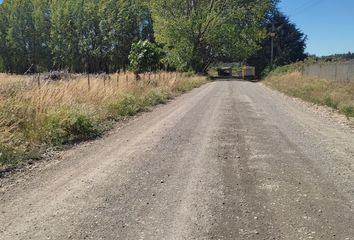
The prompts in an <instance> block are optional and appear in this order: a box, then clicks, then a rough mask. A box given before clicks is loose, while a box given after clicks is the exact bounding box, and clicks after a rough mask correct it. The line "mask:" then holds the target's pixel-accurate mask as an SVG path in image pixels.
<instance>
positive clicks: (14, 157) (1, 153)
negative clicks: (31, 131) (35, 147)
mask: <svg viewBox="0 0 354 240" xmlns="http://www.w3.org/2000/svg"><path fill="white" fill-rule="evenodd" d="M23 155H24V153H23V152H22V151H20V150H17V149H15V148H13V147H11V146H9V145H3V144H0V166H1V165H3V166H12V165H15V164H17V163H18V162H19V161H20V160H21V158H22V156H23Z"/></svg>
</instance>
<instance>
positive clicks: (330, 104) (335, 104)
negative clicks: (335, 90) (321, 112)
mask: <svg viewBox="0 0 354 240" xmlns="http://www.w3.org/2000/svg"><path fill="white" fill-rule="evenodd" d="M324 104H325V105H326V106H328V107H331V108H334V109H338V105H339V103H338V102H337V101H334V100H333V98H332V97H331V96H327V97H325V99H324Z"/></svg>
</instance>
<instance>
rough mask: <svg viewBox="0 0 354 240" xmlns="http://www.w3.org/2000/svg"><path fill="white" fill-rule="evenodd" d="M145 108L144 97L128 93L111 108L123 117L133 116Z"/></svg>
mask: <svg viewBox="0 0 354 240" xmlns="http://www.w3.org/2000/svg"><path fill="white" fill-rule="evenodd" d="M143 109H144V104H143V101H142V99H141V98H140V97H137V96H134V95H126V96H124V97H123V98H122V99H120V100H118V101H117V102H115V103H113V104H111V106H110V110H111V111H113V113H114V114H115V115H117V116H122V117H128V116H133V115H134V114H136V113H138V112H141V111H142V110H143Z"/></svg>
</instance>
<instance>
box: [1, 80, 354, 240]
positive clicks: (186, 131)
mask: <svg viewBox="0 0 354 240" xmlns="http://www.w3.org/2000/svg"><path fill="white" fill-rule="evenodd" d="M0 239H4V240H9V239H26V240H27V239H134V240H136V239H188V240H189V239H294V240H299V239H338V240H352V239H354V133H353V130H352V129H350V128H349V127H346V126H344V125H340V124H337V123H335V122H334V121H333V120H331V119H328V118H325V117H321V116H320V115H318V114H316V113H315V112H314V111H313V110H312V109H309V108H306V107H304V105H302V104H300V103H299V102H297V101H294V100H292V99H291V98H289V97H285V96H283V95H281V94H280V93H277V92H274V91H272V90H269V89H268V88H266V87H264V86H263V85H261V84H256V83H250V82H242V81H230V80H229V81H227V80H225V81H222V80H220V81H215V82H212V83H209V84H207V85H205V86H203V87H201V88H199V89H195V90H193V91H192V92H190V93H187V94H185V95H183V96H181V97H179V98H177V99H176V100H174V101H172V102H170V103H169V104H167V105H164V106H159V107H157V108H155V109H154V110H153V111H151V112H148V113H144V114H142V115H141V116H139V117H137V118H135V119H134V120H132V121H129V122H128V123H127V124H125V125H124V126H123V127H121V128H120V129H116V130H115V131H114V132H113V133H111V134H110V135H109V136H107V137H105V138H103V139H100V140H97V141H95V142H92V143H88V144H83V145H80V146H78V147H75V148H74V149H72V150H69V151H68V152H67V153H65V154H64V156H63V159H62V160H57V161H53V162H51V163H47V164H46V165H45V166H44V167H43V166H41V167H38V168H35V169H34V170H31V171H30V172H28V173H27V177H21V178H20V179H18V180H17V183H16V184H14V185H13V186H10V187H8V186H6V184H5V185H3V186H2V192H1V193H0Z"/></svg>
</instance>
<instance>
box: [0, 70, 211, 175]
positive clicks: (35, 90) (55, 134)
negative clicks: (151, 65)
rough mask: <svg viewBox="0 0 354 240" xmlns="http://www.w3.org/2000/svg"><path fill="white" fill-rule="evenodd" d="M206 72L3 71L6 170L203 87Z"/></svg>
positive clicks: (1, 146) (0, 107) (0, 122)
mask: <svg viewBox="0 0 354 240" xmlns="http://www.w3.org/2000/svg"><path fill="white" fill-rule="evenodd" d="M206 81H207V80H206V78H205V77H201V76H193V75H186V74H184V75H183V74H177V73H158V74H146V75H144V76H142V79H141V80H139V81H136V80H135V77H134V75H133V74H120V75H119V74H114V75H107V76H90V78H88V76H85V75H76V76H72V78H71V79H69V80H62V81H55V82H54V81H44V80H43V79H42V80H41V81H40V84H38V79H37V77H36V76H34V77H24V76H16V75H5V74H1V75H0V170H1V169H4V168H7V167H9V166H14V165H16V164H18V163H20V162H23V161H24V160H26V159H35V158H39V157H40V156H41V154H42V153H43V152H44V151H45V150H46V149H48V148H49V147H60V146H63V145H66V144H72V143H76V142H79V141H83V140H88V139H92V138H94V137H97V136H99V135H101V134H102V133H103V132H104V131H106V130H107V129H109V128H110V127H112V126H113V123H114V122H115V121H118V120H120V119H122V118H124V117H127V116H132V115H134V114H136V113H138V112H141V111H144V110H145V109H147V108H148V107H149V106H153V105H156V104H160V103H165V102H166V101H168V99H170V98H173V97H174V96H176V95H178V94H181V93H183V92H186V91H189V90H191V89H193V88H195V87H199V86H201V85H202V84H204V83H206Z"/></svg>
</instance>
